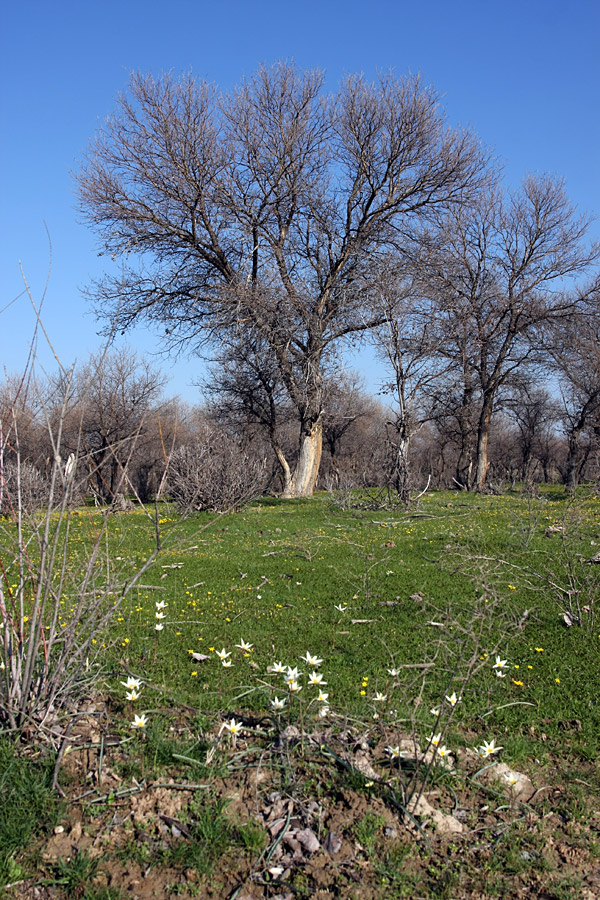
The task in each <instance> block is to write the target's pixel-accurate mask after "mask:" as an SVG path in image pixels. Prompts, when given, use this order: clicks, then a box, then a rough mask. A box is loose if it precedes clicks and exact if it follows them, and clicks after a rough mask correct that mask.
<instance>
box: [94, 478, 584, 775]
mask: <svg viewBox="0 0 600 900" xmlns="http://www.w3.org/2000/svg"><path fill="white" fill-rule="evenodd" d="M575 513H576V517H577V523H576V525H577V527H576V529H575V533H574V536H573V538H570V536H567V537H565V536H564V535H562V534H557V535H554V534H553V535H552V536H551V537H547V536H546V529H547V528H548V527H549V526H554V525H556V524H557V523H559V524H560V523H564V522H565V518H566V517H568V516H571V518H573V517H575ZM91 515H92V516H93V513H92V514H91ZM209 521H210V517H208V516H203V515H200V516H196V517H194V518H192V519H188V520H186V521H185V522H184V523H182V524H177V523H176V517H175V514H174V513H172V512H170V513H169V512H167V513H166V514H165V515H164V516H163V522H162V527H163V528H164V529H165V530H167V531H168V529H169V528H171V529H173V531H172V533H171V535H170V537H167V540H166V546H167V548H168V547H169V546H170V547H171V549H167V550H166V551H165V554H164V556H163V558H162V559H161V561H160V562H159V564H158V565H157V567H156V568H155V569H154V570H153V571H152V572H151V573H150V575H149V576H148V577H145V579H144V582H145V585H146V587H142V588H140V589H139V590H138V591H137V592H136V595H135V596H134V597H132V598H131V599H130V600H129V601H128V602H127V605H126V606H125V607H123V608H122V609H121V611H120V613H119V615H118V616H117V617H116V620H115V621H114V622H113V626H112V628H111V634H110V641H112V645H111V643H110V641H109V645H108V647H107V649H109V654H110V655H109V657H108V658H109V659H112V665H113V667H114V670H115V671H118V670H119V667H120V666H121V665H123V664H126V665H127V666H128V668H129V670H130V671H133V672H134V673H135V674H139V675H141V676H142V677H143V678H144V680H145V681H147V682H148V683H149V684H151V685H152V686H153V687H155V688H159V689H161V690H162V691H164V692H166V694H167V695H168V697H169V698H171V699H173V700H174V701H175V702H179V703H184V704H187V705H189V706H193V707H195V708H196V709H198V710H200V711H203V712H204V713H206V714H207V715H209V716H210V714H212V713H214V712H219V711H235V710H237V709H242V708H243V709H246V710H254V711H255V712H257V713H259V712H267V711H268V698H269V696H270V694H269V691H268V689H267V688H266V687H264V685H259V684H258V680H259V679H258V674H260V676H261V680H262V681H263V682H264V681H265V680H266V681H271V682H273V684H275V685H277V686H279V682H278V681H277V680H276V679H275V678H273V677H267V676H266V669H267V666H268V665H270V664H272V663H274V662H276V661H279V660H281V661H283V662H284V663H286V664H288V663H289V664H291V665H300V668H301V669H302V665H301V663H300V660H299V657H300V656H301V655H303V654H304V653H305V652H306V651H307V650H310V651H311V652H312V653H316V654H317V655H318V656H319V657H321V658H323V659H324V661H325V662H324V666H323V669H322V671H323V672H324V673H325V680H326V681H328V691H329V694H330V700H329V702H330V703H333V704H335V705H336V706H337V707H338V708H340V709H343V710H345V711H347V712H348V713H349V714H350V715H354V716H356V715H366V714H369V715H370V714H372V711H373V710H374V709H375V708H376V707H374V705H373V703H372V697H373V696H374V694H375V692H376V691H380V692H382V693H387V694H390V696H391V693H390V692H391V691H392V688H391V686H390V685H391V680H392V679H391V678H390V676H389V675H388V674H387V669H388V668H390V667H391V666H392V665H405V664H408V665H418V664H420V663H422V662H423V661H424V660H425V659H428V658H429V657H430V656H431V654H432V653H433V648H434V647H435V646H436V644H437V643H438V642H439V641H440V639H442V640H443V641H444V642H445V644H446V646H445V648H444V652H443V658H439V659H438V660H437V661H436V666H435V667H434V668H432V671H431V672H430V673H429V674H428V678H427V685H426V688H425V691H424V694H423V709H424V710H426V709H428V708H429V706H430V705H439V702H440V700H442V699H443V697H444V694H445V692H446V691H448V690H450V691H451V690H453V689H455V688H456V687H459V688H461V687H462V683H463V682H462V678H463V675H464V672H463V668H464V666H462V665H461V659H464V658H465V656H467V655H468V654H469V653H470V652H471V651H472V650H473V649H474V648H475V647H476V646H478V644H477V642H476V640H475V637H474V635H473V634H471V635H465V634H463V633H462V632H461V627H462V626H467V627H471V628H472V619H473V616H477V617H479V616H480V613H481V612H482V610H481V602H480V599H479V598H481V596H482V592H483V591H484V590H487V591H488V595H489V597H490V598H491V600H493V599H494V598H496V600H497V601H498V603H497V606H496V608H495V612H494V616H493V617H490V619H492V618H493V621H490V622H489V623H488V624H487V625H486V628H485V629H484V630H483V631H482V632H481V633H480V634H479V636H478V638H477V641H478V642H479V646H480V648H481V651H482V653H481V655H482V656H484V654H485V653H486V652H487V653H488V654H489V665H488V664H487V662H486V661H485V659H483V660H481V662H482V663H483V666H482V669H481V670H480V671H479V672H478V673H477V674H476V676H474V677H473V678H472V679H471V681H470V682H469V684H468V685H466V686H465V689H464V693H463V700H462V703H461V705H460V708H458V709H457V710H456V716H455V720H454V721H455V723H456V724H457V725H460V726H461V727H462V728H464V729H469V730H473V729H475V728H476V729H477V730H478V731H479V730H481V728H482V724H483V725H484V726H485V728H484V729H483V730H484V731H485V732H487V733H490V734H491V733H494V734H499V735H501V736H502V740H501V743H503V744H504V745H505V746H507V747H508V748H509V749H512V750H514V752H515V754H517V755H528V754H530V753H531V752H533V749H535V748H537V749H536V753H542V755H543V753H544V752H545V751H547V750H548V749H550V748H551V747H555V746H556V747H558V746H560V747H562V746H563V744H564V740H565V728H567V729H568V730H569V743H570V746H571V747H572V749H573V750H574V752H576V753H578V754H581V755H582V756H583V757H586V758H588V759H593V758H594V757H595V755H596V754H597V753H598V750H599V749H600V746H599V740H600V737H599V735H600V727H599V725H600V708H599V705H598V702H597V664H596V663H597V653H598V649H599V641H600V637H599V635H598V633H597V631H596V632H595V633H594V632H590V631H589V630H587V629H585V628H579V627H572V628H566V627H564V625H563V624H562V621H561V616H560V611H559V609H558V607H557V605H556V603H555V600H554V596H553V595H552V593H551V592H550V591H549V590H548V589H547V587H546V586H545V584H544V583H543V581H542V580H541V579H536V578H535V577H534V576H532V575H531V573H530V572H529V570H530V569H534V570H535V571H536V572H537V573H538V574H540V575H545V574H547V573H551V574H552V579H553V580H555V581H557V580H558V581H559V580H560V579H561V578H562V579H563V582H564V583H565V584H566V583H567V580H568V576H567V574H565V572H566V569H565V565H566V564H567V563H569V564H570V565H571V566H573V564H574V565H575V572H576V574H577V575H578V576H580V578H581V580H582V587H584V588H585V589H586V590H588V591H590V590H592V589H593V588H594V583H595V584H596V585H597V582H598V568H594V567H593V566H588V567H587V568H585V567H584V564H583V562H582V561H581V559H580V558H579V557H578V554H579V556H580V557H586V556H587V557H589V556H591V555H592V553H593V551H594V546H595V544H594V543H593V542H594V541H596V542H598V541H599V540H600V503H599V501H598V500H594V499H593V498H590V499H588V500H586V501H585V502H582V503H581V505H580V506H579V507H578V508H577V509H576V511H573V510H572V508H569V507H567V504H566V502H565V501H564V500H563V499H560V498H559V497H558V496H556V492H555V491H550V492H549V493H548V495H547V497H543V498H542V499H540V500H534V501H531V500H528V499H527V498H524V497H522V496H520V495H508V496H502V497H487V496H467V495H458V496H457V495H455V494H433V495H430V496H428V497H427V498H425V499H424V500H423V501H422V502H421V504H420V508H419V511H418V513H417V515H416V516H414V517H411V516H406V515H404V514H403V513H402V512H396V513H387V512H380V513H375V514H367V513H360V514H359V513H353V512H351V511H340V510H338V509H336V508H334V507H333V506H332V505H331V504H330V502H329V500H328V498H327V497H325V496H317V497H315V498H314V499H313V500H311V501H287V502H283V501H275V500H264V501H261V502H259V503H256V504H254V505H253V506H251V507H250V508H248V509H245V510H243V511H242V512H240V513H236V514H232V515H229V516H226V517H223V518H220V519H217V520H216V521H214V523H213V524H212V526H211V527H210V528H209V529H208V530H203V531H202V530H199V529H201V528H202V527H203V526H205V525H206V524H207V523H208V522H209ZM111 540H112V541H113V542H114V552H115V554H117V553H118V555H120V556H122V557H123V558H124V559H126V560H127V561H128V564H130V561H131V560H135V559H142V558H144V556H145V555H147V553H149V551H150V547H151V541H152V528H151V525H150V523H149V522H147V521H146V520H144V518H143V517H140V516H139V514H137V515H136V514H134V515H131V516H127V515H121V516H119V517H117V518H115V520H114V522H113V523H112V531H111ZM482 557H485V558H486V559H485V560H481V558H482ZM495 560H502V562H495ZM171 567H173V568H171ZM175 567H176V568H175ZM594 579H595V582H594ZM590 582H593V583H592V584H591V585H590ZM416 594H422V595H423V600H418V599H417V600H414V599H411V596H413V595H416ZM157 600H161V601H164V602H166V603H167V604H168V607H167V608H166V609H165V613H166V615H167V617H166V619H165V620H164V621H165V628H164V630H163V631H162V632H160V633H158V632H155V630H154V624H155V619H154V612H155V602H156V601H157ZM490 602H491V601H490ZM478 603H479V606H478ZM339 604H342V605H347V607H348V609H347V611H346V612H344V613H340V612H338V611H337V610H336V609H335V607H336V605H339ZM525 610H528V611H529V612H528V618H527V619H526V621H525V623H524V626H523V627H522V629H517V628H514V627H513V626H514V625H515V624H516V623H517V622H518V620H519V618H520V616H521V615H522V614H523V613H524V611H525ZM483 612H485V611H484V610H483ZM353 619H354V620H368V621H367V622H358V623H356V624H351V620H353ZM431 621H438V622H440V623H441V624H442V625H443V626H444V627H443V628H439V626H431V625H430V624H428V623H429V622H431ZM469 623H471V626H469ZM241 639H244V640H246V641H250V642H252V644H253V645H254V646H253V649H252V652H251V653H250V654H249V655H247V656H244V654H243V653H242V651H240V650H238V649H236V647H235V645H236V644H238V643H239V642H240V640H241ZM222 647H224V648H226V649H227V650H228V651H229V652H231V654H232V655H231V659H232V661H233V665H232V667H231V668H229V669H225V668H223V667H222V666H221V664H220V661H219V660H218V659H217V658H216V656H215V653H216V651H218V650H220V649H221V648H222ZM211 648H212V649H211ZM494 650H497V652H499V653H500V655H501V657H502V658H503V659H504V658H506V659H508V661H509V665H510V669H509V670H508V674H507V677H506V678H505V679H503V680H499V679H494V678H493V677H492V675H491V668H492V663H493V652H494ZM190 651H194V652H200V653H204V654H206V655H207V656H209V660H208V661H207V662H201V663H194V662H193V660H192V659H191V656H190ZM254 667H257V668H254ZM304 670H306V665H305V666H304ZM365 678H366V679H368V681H367V684H366V685H364V683H363V680H364V679H365ZM516 682H522V684H519V683H516ZM110 684H111V687H113V688H114V690H115V694H116V695H119V694H120V692H121V689H120V686H119V680H118V677H117V676H116V675H115V676H114V677H113V679H112V680H111V682H110ZM365 688H366V690H365ZM362 690H364V691H365V693H364V694H361V691H362ZM415 690H416V683H415ZM407 692H408V688H407V689H406V690H405V691H404V697H403V703H404V705H403V704H400V706H399V707H398V708H397V715H398V717H399V718H402V717H404V716H406V715H407V714H408V712H409V710H407V709H406V702H407V701H408V702H410V697H407V696H406V695H407ZM305 697H306V694H305ZM153 701H155V702H154V703H153ZM161 705H162V704H161V696H160V693H153V694H152V695H150V694H149V692H148V691H145V693H144V694H143V698H142V699H141V701H140V702H138V704H136V711H137V710H138V706H139V708H140V709H141V708H142V707H143V708H145V709H146V711H147V712H148V714H149V715H151V714H152V713H153V709H155V708H156V707H159V706H161ZM489 713H491V714H489ZM484 714H489V715H487V716H486V717H485V719H484V720H483V722H482V720H481V718H480V717H481V716H482V715H484ZM423 721H424V722H426V721H427V717H426V716H425V715H424V717H423ZM565 722H566V723H567V725H566V726H565V724H564V723H565ZM568 723H572V725H573V727H572V728H569V725H568ZM532 728H533V730H532ZM571 732H572V733H571ZM482 736H483V737H486V736H487V734H483V735H482ZM542 736H543V737H542Z"/></svg>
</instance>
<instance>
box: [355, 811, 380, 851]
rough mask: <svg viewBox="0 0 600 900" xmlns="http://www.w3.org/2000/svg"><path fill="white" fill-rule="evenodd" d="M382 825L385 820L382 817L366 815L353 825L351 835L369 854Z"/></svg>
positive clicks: (371, 814)
mask: <svg viewBox="0 0 600 900" xmlns="http://www.w3.org/2000/svg"><path fill="white" fill-rule="evenodd" d="M384 825H385V819H384V818H383V816H376V815H374V814H373V813H367V814H366V815H365V816H363V818H362V819H361V820H360V821H359V822H357V823H356V824H355V826H354V828H353V829H352V833H353V835H354V837H355V838H356V840H357V841H358V843H359V844H360V845H361V846H362V847H364V849H365V850H366V851H367V852H369V853H370V852H371V850H372V849H373V847H374V845H375V842H376V840H377V837H378V835H379V834H380V832H381V829H382V828H383V826H384Z"/></svg>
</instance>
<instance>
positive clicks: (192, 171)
mask: <svg viewBox="0 0 600 900" xmlns="http://www.w3.org/2000/svg"><path fill="white" fill-rule="evenodd" d="M484 162H485V161H484V160H483V159H482V153H481V150H480V147H479V145H478V143H477V142H476V141H475V140H474V139H473V138H472V137H471V136H470V135H469V134H467V133H465V132H462V131H457V130H451V129H449V128H447V127H446V126H445V124H444V120H443V117H442V115H441V113H440V110H439V107H438V101H437V96H436V94H435V93H434V91H432V90H431V89H430V88H426V87H424V86H423V85H422V84H421V82H420V81H419V79H418V78H406V79H397V78H395V77H394V76H392V75H388V76H383V77H380V78H379V80H378V81H377V83H376V84H370V83H368V82H367V81H366V80H365V79H364V78H363V77H362V76H355V75H354V76H350V77H348V78H347V79H346V80H345V82H344V83H343V84H342V86H341V88H340V89H339V90H338V91H337V93H335V94H334V95H331V96H330V95H325V94H324V93H323V75H322V74H321V73H320V72H317V71H307V72H299V71H298V70H297V69H296V68H295V67H294V66H292V65H289V64H286V63H278V64H276V65H275V66H273V67H272V68H264V67H263V68H261V69H259V70H258V72H257V73H256V74H255V75H253V76H252V77H251V78H249V79H248V80H246V81H244V82H243V83H242V84H241V86H240V87H238V88H237V89H235V90H234V91H232V92H231V93H230V94H229V95H222V96H218V95H217V92H216V90H215V88H214V87H213V86H211V85H209V84H207V83H205V82H197V81H195V80H194V79H193V78H191V77H188V78H184V79H182V80H180V81H176V80H175V79H173V78H172V77H170V76H163V77H161V78H159V79H157V80H155V79H154V78H152V77H150V76H143V75H139V74H138V75H134V76H133V78H132V80H131V84H130V94H129V96H121V97H120V98H119V100H118V107H117V110H116V112H115V113H114V115H113V116H111V117H110V118H109V119H108V120H107V121H106V123H105V125H104V126H103V128H102V129H101V131H100V133H99V134H98V136H97V137H96V139H95V140H94V142H93V143H92V145H91V148H90V151H89V154H88V156H87V160H86V162H85V164H84V167H83V169H82V171H81V173H80V175H79V178H78V185H79V198H80V201H81V209H82V212H83V215H84V217H85V219H86V221H87V222H88V223H89V224H90V225H91V226H92V227H93V228H95V229H96V231H97V232H98V234H99V236H100V239H101V243H102V247H103V250H104V251H105V252H106V253H108V254H109V255H111V256H112V257H114V258H115V259H117V260H118V261H119V262H121V263H122V264H123V265H122V268H121V269H120V271H119V274H118V275H117V276H115V277H111V276H110V275H108V276H107V277H106V278H105V279H104V280H102V281H101V282H100V283H98V284H96V285H95V287H94V288H93V289H92V291H91V293H92V295H93V297H94V299H95V303H96V309H97V311H98V312H99V314H100V315H102V316H104V317H107V318H108V320H109V321H110V322H111V324H112V326H113V327H114V326H117V327H118V328H119V329H122V330H123V329H127V328H129V327H130V326H131V325H133V324H134V323H136V322H140V321H146V322H150V323H155V324H160V325H161V326H163V327H164V336H165V339H166V342H167V344H168V345H169V346H171V347H172V348H180V349H181V348H185V349H186V350H188V351H199V350H200V349H201V348H202V347H203V346H205V345H206V344H211V343H212V344H214V343H218V341H219V339H220V338H221V336H222V335H223V333H231V330H232V329H236V328H237V329H239V330H242V331H243V332H244V333H251V334H252V335H253V336H256V337H257V338H260V340H262V341H264V342H265V344H266V345H268V347H269V350H270V353H271V354H272V355H273V357H274V359H275V360H276V361H277V367H278V370H279V374H280V377H281V380H282V382H283V384H284V386H285V389H286V392H287V394H288V397H289V400H290V402H291V403H292V404H293V406H294V408H295V411H296V416H297V419H298V423H299V444H298V453H297V461H296V465H295V468H294V471H293V472H292V473H291V474H290V478H289V483H288V484H287V486H286V494H287V495H288V496H305V495H310V494H311V493H312V491H313V489H314V485H315V482H316V478H317V474H318V469H319V463H320V457H321V448H322V422H323V404H324V392H325V384H324V377H323V375H324V366H325V365H326V363H327V360H328V358H329V357H330V355H331V353H332V350H333V348H334V347H335V345H336V343H337V342H338V341H340V340H341V339H343V338H345V337H347V336H348V335H350V334H356V333H360V332H364V331H365V330H366V329H368V328H370V327H371V326H372V325H373V324H374V323H375V322H376V321H377V317H376V316H373V315H372V314H371V313H370V312H369V311H368V307H369V300H370V290H371V286H372V284H373V279H374V277H376V275H377V272H378V270H379V267H380V265H381V264H382V263H381V262H380V260H382V259H383V258H384V256H385V255H386V253H388V252H389V251H390V249H392V248H394V247H395V246H396V244H397V242H398V239H399V236H400V235H401V234H402V231H403V230H404V229H405V228H406V227H408V224H409V223H410V222H411V221H413V220H414V219H415V218H420V217H423V216H424V215H426V214H427V213H428V212H429V211H430V210H432V209H435V208H436V207H438V206H440V205H442V204H448V203H452V202H455V201H457V200H464V197H465V193H466V192H467V191H468V190H469V191H472V190H475V189H476V187H477V185H478V183H479V180H480V173H481V170H482V165H483V164H484ZM130 254H133V255H134V256H137V257H138V259H139V263H140V264H139V266H137V267H136V266H134V265H132V264H130V263H129V262H128V260H129V257H130Z"/></svg>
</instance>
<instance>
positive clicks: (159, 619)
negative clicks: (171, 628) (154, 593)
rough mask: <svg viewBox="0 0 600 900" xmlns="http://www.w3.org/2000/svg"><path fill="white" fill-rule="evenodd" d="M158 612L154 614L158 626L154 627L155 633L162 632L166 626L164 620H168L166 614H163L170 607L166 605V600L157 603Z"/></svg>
mask: <svg viewBox="0 0 600 900" xmlns="http://www.w3.org/2000/svg"><path fill="white" fill-rule="evenodd" d="M155 605H156V612H155V613H154V618H155V619H156V620H157V622H156V625H155V626H154V630H155V631H162V630H163V628H164V627H165V626H164V622H163V621H162V620H163V619H166V614H165V613H164V612H163V609H166V608H167V606H168V605H169V604H168V603H165V602H164V600H160V601H158V600H157V601H156V604H155Z"/></svg>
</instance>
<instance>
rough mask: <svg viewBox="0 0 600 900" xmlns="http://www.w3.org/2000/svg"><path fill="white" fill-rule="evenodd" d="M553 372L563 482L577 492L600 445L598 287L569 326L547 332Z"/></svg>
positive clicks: (557, 325) (564, 323)
mask: <svg viewBox="0 0 600 900" xmlns="http://www.w3.org/2000/svg"><path fill="white" fill-rule="evenodd" d="M546 334H547V336H546V342H545V344H546V348H547V350H548V354H549V357H550V365H551V369H552V371H553V372H554V374H555V376H556V377H557V379H558V384H559V388H560V393H561V403H560V418H561V420H562V428H563V431H564V434H565V437H566V439H567V455H566V460H565V463H564V467H563V469H562V476H563V480H564V483H565V488H566V490H567V493H569V494H571V493H573V492H574V491H575V488H576V487H577V484H578V483H579V480H580V478H581V475H582V473H583V471H584V468H585V464H586V462H587V460H588V457H589V455H590V453H591V452H592V450H593V449H594V448H597V447H598V446H599V445H600V286H599V287H597V288H596V290H595V291H592V292H591V294H590V298H589V301H588V302H587V303H585V304H584V305H582V306H581V307H580V308H579V309H578V310H577V312H576V314H574V315H573V316H571V317H570V318H569V319H568V320H566V321H559V322H555V323H553V326H552V327H551V328H548V329H547V332H546Z"/></svg>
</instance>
